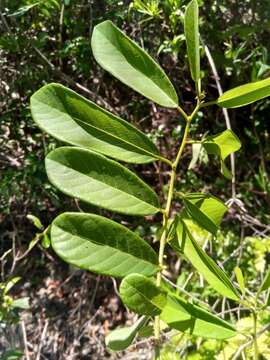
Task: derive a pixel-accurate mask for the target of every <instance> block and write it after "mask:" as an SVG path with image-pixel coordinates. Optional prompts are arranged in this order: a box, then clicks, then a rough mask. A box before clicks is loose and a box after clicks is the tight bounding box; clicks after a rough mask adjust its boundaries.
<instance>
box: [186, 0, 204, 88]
mask: <svg viewBox="0 0 270 360" xmlns="http://www.w3.org/2000/svg"><path fill="white" fill-rule="evenodd" d="M184 29H185V36H186V43H187V53H188V60H189V67H190V71H191V76H192V79H193V80H194V81H195V83H196V90H197V94H198V95H199V94H200V92H201V89H200V44H199V9H198V3H197V0H192V1H191V2H190V3H189V4H188V6H187V8H186V12H185V19H184Z"/></svg>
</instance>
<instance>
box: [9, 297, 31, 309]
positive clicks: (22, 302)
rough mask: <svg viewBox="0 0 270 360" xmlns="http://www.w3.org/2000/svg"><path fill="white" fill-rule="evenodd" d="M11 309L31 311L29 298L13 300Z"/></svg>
mask: <svg viewBox="0 0 270 360" xmlns="http://www.w3.org/2000/svg"><path fill="white" fill-rule="evenodd" d="M11 307H12V308H19V309H24V310H26V309H29V308H30V304H29V297H23V298H20V299H15V300H13V301H12V303H11Z"/></svg>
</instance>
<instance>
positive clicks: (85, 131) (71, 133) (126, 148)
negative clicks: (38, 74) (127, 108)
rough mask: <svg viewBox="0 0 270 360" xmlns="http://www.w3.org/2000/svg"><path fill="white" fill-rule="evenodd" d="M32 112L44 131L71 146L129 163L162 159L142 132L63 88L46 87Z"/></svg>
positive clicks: (37, 94) (37, 96)
mask: <svg viewBox="0 0 270 360" xmlns="http://www.w3.org/2000/svg"><path fill="white" fill-rule="evenodd" d="M31 112H32V117H33V119H34V120H35V122H36V123H37V124H38V126H39V127H40V128H41V129H43V130H45V131H46V132H47V133H49V134H50V135H52V136H54V137H55V138H57V139H59V140H61V141H64V142H67V143H69V144H71V145H76V146H79V147H83V148H86V149H90V150H93V151H97V152H99V153H102V154H104V155H108V156H110V157H112V158H115V159H118V160H122V161H126V162H130V163H138V164H139V163H146V162H149V161H153V160H156V159H158V158H159V157H160V156H159V153H158V150H157V148H156V146H155V145H154V144H153V143H152V142H151V141H150V140H149V139H148V137H147V136H146V135H144V134H143V133H142V132H141V131H139V130H137V129H136V128H135V127H134V126H132V125H130V124H129V123H128V122H127V121H125V120H122V119H121V118H119V117H118V116H116V115H113V114H112V113H110V112H108V111H106V110H104V109H102V108H101V107H99V106H97V105H96V104H94V103H93V102H91V101H89V100H87V99H85V98H84V97H82V96H80V95H78V94H76V93H75V92H74V91H72V90H70V89H68V88H66V87H65V86H62V85H60V84H54V83H52V84H49V85H45V86H43V87H42V88H41V89H39V90H38V91H37V92H35V94H34V95H32V97H31Z"/></svg>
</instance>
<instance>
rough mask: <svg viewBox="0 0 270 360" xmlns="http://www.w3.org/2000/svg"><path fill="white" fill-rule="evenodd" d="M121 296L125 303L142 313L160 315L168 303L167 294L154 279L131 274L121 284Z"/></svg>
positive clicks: (131, 308)
mask: <svg viewBox="0 0 270 360" xmlns="http://www.w3.org/2000/svg"><path fill="white" fill-rule="evenodd" d="M120 296H121V299H122V300H123V302H124V304H125V305H126V306H127V307H128V308H129V309H130V310H132V311H135V312H136V313H138V314H141V315H149V316H156V315H159V314H160V313H161V311H162V309H163V308H164V306H165V304H166V299H167V295H166V293H165V292H164V291H163V290H162V289H161V288H159V287H157V286H156V285H155V284H154V282H153V281H152V280H150V279H149V278H147V277H145V276H143V275H140V274H131V275H128V276H127V277H125V278H124V279H123V281H122V283H121V285H120Z"/></svg>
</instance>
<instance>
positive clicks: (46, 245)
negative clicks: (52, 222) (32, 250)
mask: <svg viewBox="0 0 270 360" xmlns="http://www.w3.org/2000/svg"><path fill="white" fill-rule="evenodd" d="M41 245H42V246H43V247H44V249H48V248H49V247H50V246H51V240H50V238H49V236H48V235H47V234H44V236H43V237H42V241H41Z"/></svg>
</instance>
